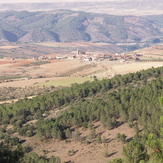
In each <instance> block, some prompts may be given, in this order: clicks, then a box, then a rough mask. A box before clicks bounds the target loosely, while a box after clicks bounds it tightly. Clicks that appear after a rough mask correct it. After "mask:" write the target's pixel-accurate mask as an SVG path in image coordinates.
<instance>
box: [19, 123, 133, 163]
mask: <svg viewBox="0 0 163 163" xmlns="http://www.w3.org/2000/svg"><path fill="white" fill-rule="evenodd" d="M94 127H95V128H96V134H98V133H101V134H102V136H105V137H106V143H105V144H102V143H101V144H98V143H96V142H95V141H93V142H92V143H91V144H85V143H82V142H75V141H73V140H71V142H70V143H66V142H65V141H57V140H52V139H50V140H46V141H42V142H40V141H39V140H37V139H36V136H34V137H32V138H25V137H21V139H22V140H25V142H24V143H23V146H27V145H30V146H31V147H33V150H34V152H36V153H38V154H40V155H43V154H44V153H43V150H46V151H47V156H48V157H50V156H52V155H55V156H58V157H60V158H61V160H62V162H64V161H65V162H66V161H70V160H71V161H72V162H74V163H83V162H84V163H105V162H107V161H109V160H112V159H114V158H117V157H122V146H123V145H124V144H122V143H121V142H118V141H117V140H116V135H117V134H118V133H121V134H122V133H124V134H125V135H127V139H129V138H132V137H133V135H134V130H133V129H132V128H129V127H128V125H127V124H122V125H121V126H119V127H118V128H116V129H113V130H106V129H104V128H103V126H101V125H100V123H99V122H96V123H94ZM79 130H80V133H81V135H80V137H85V136H86V135H88V134H89V132H90V130H89V129H87V130H85V131H83V130H82V128H80V129H79ZM105 148H107V149H108V151H109V157H107V158H105V157H104V156H103V154H102V153H103V151H104V149H105ZM69 150H74V151H75V153H74V154H73V155H71V156H68V154H67V152H68V151H69Z"/></svg>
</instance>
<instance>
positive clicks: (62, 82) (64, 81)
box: [33, 77, 94, 87]
mask: <svg viewBox="0 0 163 163" xmlns="http://www.w3.org/2000/svg"><path fill="white" fill-rule="evenodd" d="M93 80H94V79H93V78H89V77H63V78H56V79H55V80H51V81H47V82H43V83H38V84H35V85H33V86H54V87H58V86H71V85H72V84H74V83H78V84H81V83H84V82H86V81H93Z"/></svg>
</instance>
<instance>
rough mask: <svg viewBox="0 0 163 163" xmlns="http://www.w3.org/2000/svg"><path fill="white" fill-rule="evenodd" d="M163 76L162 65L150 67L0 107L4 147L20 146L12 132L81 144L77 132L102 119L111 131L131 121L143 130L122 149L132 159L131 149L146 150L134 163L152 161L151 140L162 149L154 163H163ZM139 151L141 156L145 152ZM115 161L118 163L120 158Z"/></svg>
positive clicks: (42, 138)
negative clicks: (69, 140)
mask: <svg viewBox="0 0 163 163" xmlns="http://www.w3.org/2000/svg"><path fill="white" fill-rule="evenodd" d="M162 75H163V67H159V68H150V69H148V70H142V71H139V72H136V73H129V74H126V75H123V76H121V75H116V76H115V77H114V78H112V79H102V80H95V81H93V82H85V83H84V84H74V85H73V86H71V87H69V88H63V89H60V90H57V91H54V92H52V93H47V94H45V95H39V96H37V97H34V98H32V99H24V100H19V101H18V102H16V103H14V104H10V105H0V123H1V128H0V138H1V139H2V140H3V142H4V143H5V144H12V145H16V144H17V143H18V140H17V139H16V138H13V137H10V135H11V134H12V133H14V132H18V133H19V135H21V136H27V137H32V136H33V135H36V136H37V138H38V139H40V140H45V139H50V138H54V139H58V140H65V139H69V138H72V137H73V138H74V139H75V140H78V134H77V132H78V131H77V128H78V127H84V128H87V127H89V126H91V124H92V123H93V122H94V121H100V122H101V124H102V125H103V126H104V127H105V128H106V129H108V130H110V129H113V128H116V127H118V126H119V125H120V124H123V123H125V122H127V123H128V124H129V126H130V127H134V128H136V127H138V125H139V126H142V129H141V130H142V131H143V132H141V133H140V132H139V130H137V133H136V135H135V138H134V139H133V140H134V141H135V142H133V141H131V142H130V143H129V144H127V147H126V148H125V149H124V150H123V151H124V156H126V159H128V160H129V158H127V156H128V154H127V151H129V149H128V148H130V147H131V146H136V147H138V149H139V150H140V149H141V150H142V151H144V155H142V156H141V157H140V158H137V159H135V160H132V159H130V161H129V162H131V160H132V162H133V163H139V161H141V160H144V161H147V162H150V161H151V160H152V159H153V158H154V157H155V155H154V154H153V155H152V156H151V155H150V156H149V155H147V154H146V152H145V151H146V150H145V146H144V145H145V144H146V142H148V146H149V147H153V146H154V145H155V147H154V149H157V150H159V152H157V153H158V154H159V156H157V158H158V161H157V159H156V161H157V162H159V161H160V163H161V161H163V157H162V155H163V148H162V146H161V145H160V144H161V143H160V142H161V141H162V139H161V138H162V134H163V133H162V131H160V129H161V128H162V123H161V122H162V121H160V117H161V115H162V112H163V110H162V105H161V104H162V101H163V100H162V98H161V97H163V91H162V87H163V76H162ZM65 107H66V108H67V109H66V111H64V112H63V113H62V114H60V115H58V116H55V117H52V118H48V115H49V114H50V112H49V111H51V110H57V109H59V110H62V109H64V108H65ZM35 119H37V122H36V124H29V123H27V122H30V121H31V120H35ZM9 124H10V125H13V128H12V129H7V126H8V125H9ZM151 133H152V134H151ZM15 142H17V143H15ZM149 142H153V144H150V143H149ZM3 145H4V144H3ZM158 146H159V149H158ZM141 150H140V151H139V153H142V151H141ZM125 151H126V152H125ZM131 152H132V151H131ZM139 153H137V154H139ZM157 153H156V154H157ZM125 154H126V155H125ZM2 156H3V155H2ZM22 157H24V155H23V156H22ZM29 157H30V156H29ZM3 159H4V158H3ZM18 160H20V159H18ZM117 160H118V161H119V162H120V161H121V162H122V161H123V160H122V159H117ZM46 161H49V160H46ZM113 161H115V162H114V163H116V160H113ZM118 161H117V163H118ZM157 162H156V163H157Z"/></svg>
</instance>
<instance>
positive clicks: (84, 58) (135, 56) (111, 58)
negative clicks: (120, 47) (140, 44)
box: [37, 49, 142, 62]
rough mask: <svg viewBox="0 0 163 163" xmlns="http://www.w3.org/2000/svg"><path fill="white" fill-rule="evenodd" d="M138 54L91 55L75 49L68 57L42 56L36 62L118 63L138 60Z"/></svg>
mask: <svg viewBox="0 0 163 163" xmlns="http://www.w3.org/2000/svg"><path fill="white" fill-rule="evenodd" d="M141 56H142V55H140V54H137V53H135V54H133V55H128V54H126V53H122V54H119V53H115V54H91V53H89V52H86V51H80V50H78V49H77V52H76V54H68V55H54V56H52V55H51V56H48V55H42V56H40V57H38V58H37V59H38V60H53V59H57V60H60V59H80V60H82V61H103V60H106V59H108V60H109V61H114V60H119V61H120V62H127V61H128V60H140V59H139V57H141Z"/></svg>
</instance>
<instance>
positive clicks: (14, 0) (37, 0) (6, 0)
mask: <svg viewBox="0 0 163 163" xmlns="http://www.w3.org/2000/svg"><path fill="white" fill-rule="evenodd" d="M102 1H103V2H104V1H106V2H107V1H108V2H109V1H121V2H123V1H127V0H0V3H28V2H30V3H40V2H46V3H53V2H57V3H59V2H102ZM138 1H139V0H138Z"/></svg>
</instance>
